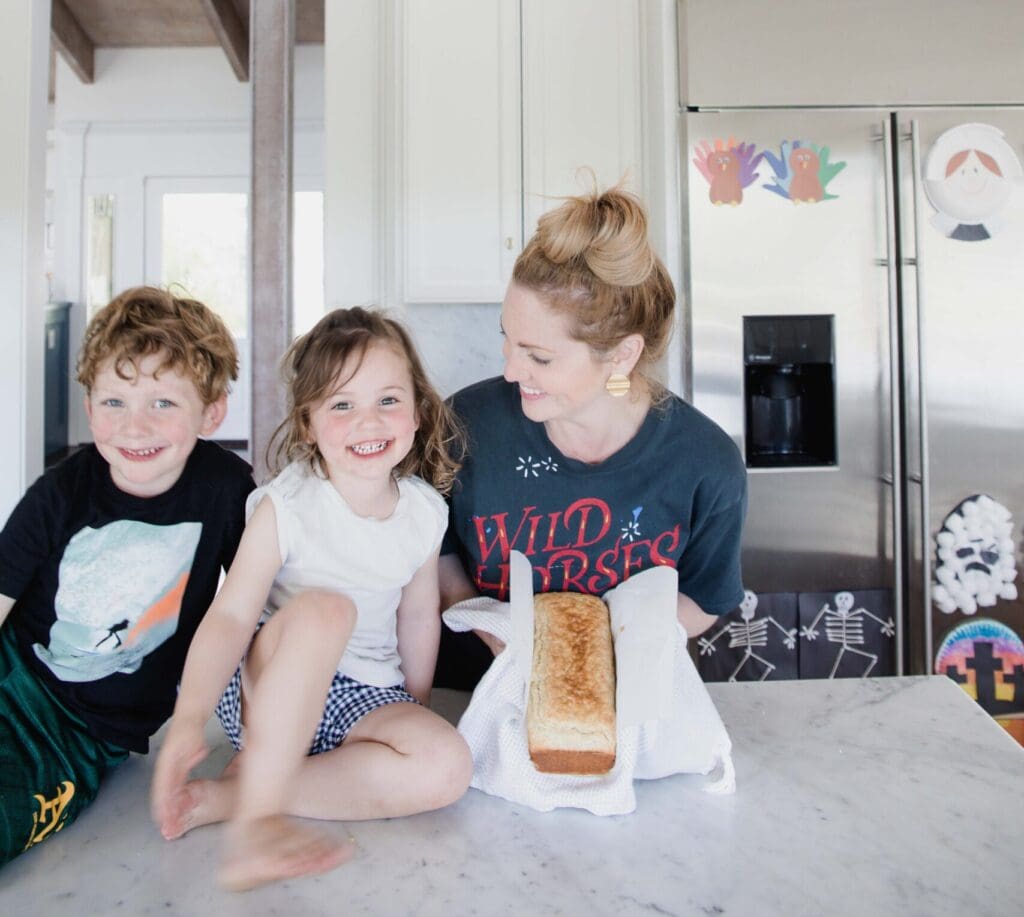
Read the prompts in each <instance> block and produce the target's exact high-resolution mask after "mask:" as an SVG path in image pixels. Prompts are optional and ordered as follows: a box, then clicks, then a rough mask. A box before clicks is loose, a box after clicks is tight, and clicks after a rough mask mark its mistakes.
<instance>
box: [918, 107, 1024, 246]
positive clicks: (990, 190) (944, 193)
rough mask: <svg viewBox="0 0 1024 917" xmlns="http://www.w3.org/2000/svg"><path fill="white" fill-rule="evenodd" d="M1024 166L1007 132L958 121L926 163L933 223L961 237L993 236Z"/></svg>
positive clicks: (973, 239) (950, 235) (965, 239)
mask: <svg viewBox="0 0 1024 917" xmlns="http://www.w3.org/2000/svg"><path fill="white" fill-rule="evenodd" d="M1022 175H1024V170H1022V168H1021V163H1020V160H1019V159H1018V158H1017V154H1016V153H1015V152H1014V151H1013V147H1011V146H1010V144H1009V143H1007V142H1006V139H1005V138H1004V137H1003V132H1002V131H1001V130H999V128H997V127H993V126H992V125H991V124H960V125H958V126H957V127H953V128H950V129H949V130H948V131H946V132H945V133H944V134H942V135H941V136H940V137H939V138H938V140H936V141H935V143H934V145H933V146H932V148H931V150H929V152H928V158H927V160H926V161H925V165H924V190H925V194H926V195H927V196H928V200H929V201H930V202H931V205H932V206H933V207H934V208H935V210H936V211H937V213H936V214H935V215H934V216H933V217H932V218H931V224H932V225H933V226H934V227H935V228H936V229H937V230H939V232H941V233H942V234H943V235H944V236H946V237H947V238H950V239H957V240H959V241H961V242H981V241H984V240H985V239H990V238H991V237H992V236H993V235H994V234H995V233H997V232H998V231H999V229H1000V228H1001V226H1002V223H1003V218H1002V211H1003V210H1004V209H1005V207H1006V205H1007V203H1008V202H1009V200H1010V197H1011V196H1012V194H1013V183H1014V182H1019V181H1020V180H1021V177H1022Z"/></svg>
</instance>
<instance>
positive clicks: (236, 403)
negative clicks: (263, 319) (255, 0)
mask: <svg viewBox="0 0 1024 917" xmlns="http://www.w3.org/2000/svg"><path fill="white" fill-rule="evenodd" d="M55 95H56V99H55V114H54V133H55V156H54V162H55V169H56V172H57V175H56V179H55V187H56V190H55V198H56V199H55V220H56V226H57V231H56V248H57V253H56V270H55V277H54V284H53V295H54V298H56V299H60V300H67V301H69V302H72V303H74V306H73V307H72V312H71V348H70V349H71V362H72V373H71V377H72V378H74V373H73V367H74V360H75V352H76V351H77V348H78V345H79V343H80V341H81V337H82V334H83V332H84V328H85V321H86V317H85V305H84V300H85V295H84V282H85V278H84V264H83V259H84V251H85V240H84V237H83V206H84V200H85V196H86V195H88V194H100V193H112V194H114V195H115V196H116V199H117V201H116V211H115V222H114V282H113V286H114V292H115V293H116V292H117V291H119V290H121V289H124V288H125V287H129V286H133V285H136V284H140V283H146V282H156V281H157V280H158V279H159V278H156V277H152V276H147V273H146V242H147V237H148V236H151V235H152V234H153V230H154V225H153V221H152V219H148V220H147V209H146V189H147V185H150V186H152V185H153V184H154V183H156V182H157V181H161V182H163V181H165V180H167V179H180V180H185V181H205V180H207V179H217V180H218V182H223V183H225V190H227V189H228V188H227V186H228V185H231V188H230V190H247V189H248V184H249V172H250V155H251V154H250V138H249V122H250V118H249V113H250V108H251V97H250V96H251V89H250V84H249V83H240V82H238V80H237V79H236V78H235V76H234V73H233V72H232V70H231V68H230V66H229V65H228V62H227V59H226V57H225V56H224V53H223V52H222V51H221V50H220V49H219V48H122V49H100V50H98V51H97V52H96V79H95V81H94V82H93V83H92V84H90V85H86V84H83V83H81V82H79V80H78V79H77V77H76V76H75V75H74V73H72V71H71V70H70V69H69V68H68V67H67V66H66V65H65V64H64V63H63V61H61V60H60V59H59V58H58V61H57V81H56V93H55ZM323 105H324V93H323V47H322V46H319V45H300V46H299V47H297V48H296V50H295V109H294V111H295V146H294V157H295V159H294V174H295V186H296V189H304V188H319V187H321V186H322V182H323ZM149 216H150V217H152V214H149ZM240 349H241V350H242V351H243V355H242V357H243V367H242V373H241V375H240V378H239V381H238V383H236V384H235V386H234V391H233V394H232V397H231V406H230V407H229V412H228V420H227V421H226V422H225V424H224V426H223V427H222V428H221V430H220V432H219V433H218V435H219V436H222V437H224V438H226V439H245V438H247V433H246V431H247V429H248V423H247V420H246V413H247V410H248V399H249V392H248V372H247V349H248V348H247V343H246V342H240ZM81 401H82V393H81V391H80V390H79V389H78V387H77V385H76V384H75V383H72V396H71V399H70V405H71V417H70V423H69V428H70V429H69V438H70V440H71V442H72V443H77V442H86V441H88V439H89V431H88V424H87V423H86V420H85V415H84V411H83V410H82V407H81Z"/></svg>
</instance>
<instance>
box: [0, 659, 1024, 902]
mask: <svg viewBox="0 0 1024 917" xmlns="http://www.w3.org/2000/svg"><path fill="white" fill-rule="evenodd" d="M709 690H710V693H711V696H712V698H713V700H714V701H715V704H716V705H717V707H718V710H719V712H720V713H721V716H722V719H723V720H724V722H725V724H726V726H727V728H728V729H729V732H730V735H731V737H732V741H733V746H734V749H733V756H734V761H735V765H736V775H737V783H738V788H737V791H736V793H735V795H732V796H716V795H713V794H710V793H704V792H702V787H703V786H704V785H705V783H706V779H705V778H703V777H699V776H677V777H670V778H666V779H663V780H659V781H653V782H646V783H641V784H639V785H638V787H637V810H636V811H635V812H634V813H633V814H631V815H626V816H617V817H613V818H599V817H596V816H593V815H589V814H587V813H585V812H581V811H576V810H560V811H556V812H552V813H546V814H542V813H539V812H534V811H533V810H531V809H527V808H523V807H521V806H516V805H513V804H511V803H507V802H505V801H503V800H501V799H496V798H493V797H490V796H486V795H484V794H483V793H481V792H479V791H477V790H470V791H469V792H468V793H467V794H466V796H465V797H463V799H462V800H460V801H459V802H458V803H457V804H455V805H454V806H451V807H449V808H448V809H445V810H442V811H440V812H434V813H429V814H425V815H419V816H414V817H411V818H405V819H396V820H391V821H387V820H383V821H375V822H364V823H359V822H354V823H349V824H347V825H336V826H334V827H333V828H332V830H337V831H339V832H346V831H348V832H350V833H351V834H352V835H353V836H354V837H355V838H356V840H357V842H358V845H359V851H358V853H357V855H356V858H355V859H354V860H353V861H352V862H351V863H349V864H348V865H346V866H343V867H341V868H340V869H338V870H336V871H334V872H333V873H330V874H328V875H325V876H318V877H313V878H307V879H303V880H298V881H294V882H287V883H282V884H279V885H276V886H271V887H269V888H264V889H259V890H257V891H254V892H249V893H246V894H244V895H231V894H228V893H226V892H222V891H220V890H219V889H218V888H217V887H216V885H215V883H214V878H213V872H214V865H215V863H216V859H217V850H218V841H219V837H220V829H219V828H217V827H212V828H205V829H201V830H199V831H196V832H193V833H192V834H190V835H188V836H187V837H186V838H184V839H182V840H180V841H176V842H174V843H167V842H165V841H163V840H162V839H161V838H160V837H159V835H158V834H157V832H156V830H155V829H154V828H153V827H152V825H151V823H150V821H149V818H148V812H147V791H148V784H149V777H150V774H151V768H152V763H153V759H152V757H148V758H146V757H139V756H133V757H132V759H131V760H129V761H128V762H127V763H126V764H125V765H123V766H122V767H121V768H120V769H119V771H117V772H116V773H115V774H114V775H113V776H112V777H111V778H110V780H109V781H108V783H107V785H106V786H105V789H104V791H103V792H101V795H100V797H99V799H98V801H97V802H96V803H95V804H94V805H93V806H92V807H91V808H90V809H89V810H88V811H87V812H86V813H85V814H84V815H83V816H82V817H81V818H80V819H79V821H78V822H76V823H75V824H73V825H71V826H70V827H69V828H67V829H66V830H65V831H64V832H63V833H62V835H61V836H60V837H57V838H55V839H53V840H52V841H48V842H46V843H45V844H42V845H40V846H39V847H38V848H36V849H35V850H32V851H30V852H29V853H28V854H26V855H24V856H22V857H19V858H18V859H17V860H15V861H14V862H13V863H11V864H9V865H8V866H6V867H4V868H3V869H2V870H0V913H3V914H27V913H31V914H37V915H39V914H42V915H48V914H62V915H68V914H71V915H82V914H115V913H122V914H130V915H137V914H157V913H159V914H167V915H172V914H208V913H217V914H219V915H233V914H245V915H260V914H289V915H291V914H314V915H315V914H340V913H344V914H347V915H351V914H381V915H392V914H395V915H399V914H401V915H406V914H417V915H434V914H437V915H445V917H452V915H461V914H531V915H532V914H567V915H575V914H587V915H590V914H615V915H622V914H639V913H652V914H679V915H688V914H697V915H703V914H712V915H714V914H733V915H747V914H757V915H775V914H778V915H787V917H790V915H801V914H808V915H822V914H828V915H845V914H851V915H852V914H858V915H860V914H870V915H881V914H899V915H918V914H920V915H929V917H933V915H939V914H971V915H982V914H1000V915H1004V914H1010V913H1019V912H1020V909H1021V907H1022V901H1024V891H1022V889H1024V884H1022V881H1021V867H1020V858H1021V852H1022V851H1024V749H1021V748H1020V747H1019V746H1018V745H1016V744H1015V743H1014V742H1013V741H1012V739H1010V737H1009V736H1008V735H1007V734H1006V733H1004V732H1003V730H1001V729H1000V728H999V726H997V725H996V724H995V723H994V722H993V721H992V720H990V719H989V718H988V717H987V716H986V715H985V713H984V712H983V711H982V710H981V709H980V708H979V707H978V706H977V705H976V704H974V703H973V702H972V701H971V700H970V699H969V698H968V697H967V696H966V695H965V694H964V693H963V692H962V691H961V690H960V689H959V688H958V687H957V686H956V685H954V684H953V683H952V682H951V681H949V680H948V679H946V678H944V677H931V678H924V677H917V678H879V679H869V680H866V681H861V680H843V681H833V682H828V681H802V682H775V683H747V684H715V685H710V686H709ZM437 693H438V695H439V697H438V698H437V699H436V702H435V706H436V707H438V708H439V709H441V710H442V712H444V713H445V714H446V715H448V716H449V717H450V718H453V719H454V718H457V716H458V713H459V711H461V709H462V708H463V706H464V705H465V703H466V696H465V695H460V694H455V693H453V692H437ZM214 729H215V727H213V726H211V733H210V734H211V736H213V737H216V735H217V733H216V732H215V731H213V730H214ZM226 756H227V749H226V747H225V746H224V745H223V743H221V744H219V746H218V748H217V749H216V750H215V752H214V753H213V755H212V756H211V759H210V760H209V761H208V762H206V763H204V765H203V766H204V767H205V768H208V769H212V770H214V771H215V770H216V769H217V767H218V766H219V765H221V764H223V762H224V760H226Z"/></svg>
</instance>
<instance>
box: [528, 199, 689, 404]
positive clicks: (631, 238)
mask: <svg viewBox="0 0 1024 917" xmlns="http://www.w3.org/2000/svg"><path fill="white" fill-rule="evenodd" d="M512 281H513V282H514V283H516V284H518V285H519V286H521V287H525V288H526V289H529V290H532V291H533V292H534V293H536V294H538V295H539V296H541V297H542V298H543V299H544V300H545V302H547V303H548V304H549V305H550V306H551V307H552V308H553V309H555V310H556V311H558V312H561V313H564V314H566V315H568V316H569V319H570V325H569V333H570V334H571V335H572V336H573V337H574V338H575V339H576V340H579V341H583V342H584V343H586V344H588V345H590V347H591V348H592V349H593V350H594V352H595V353H596V354H598V355H603V354H606V353H608V352H609V351H610V350H612V349H614V348H615V347H616V346H617V345H618V344H619V343H621V342H622V341H623V340H624V339H625V338H626V337H628V336H629V335H631V334H639V335H640V336H641V337H642V338H643V340H644V349H643V353H642V354H641V355H640V360H639V362H638V363H637V365H636V369H635V370H634V371H635V372H636V373H638V374H639V375H640V377H641V378H642V379H643V380H644V381H645V382H646V383H647V385H648V386H649V388H650V390H651V394H652V396H653V397H654V398H655V400H659V399H660V398H662V397H664V394H665V392H664V389H663V387H662V386H661V384H660V383H658V382H657V381H656V380H655V379H653V378H652V376H651V371H652V368H653V365H654V364H655V363H656V362H657V361H658V360H659V359H660V358H661V356H662V355H663V354H664V352H665V348H666V346H667V345H668V340H669V337H670V336H671V334H672V313H673V310H674V309H675V302H676V294H675V288H674V287H673V285H672V279H671V278H670V277H669V275H668V271H667V270H665V266H664V265H663V264H662V263H661V260H660V259H659V258H658V256H657V255H656V254H655V253H654V249H653V248H652V247H651V243H650V240H649V239H648V235H647V212H646V211H645V209H644V206H643V204H642V203H641V202H640V199H639V198H637V197H636V196H635V195H633V194H631V193H629V192H628V191H625V190H623V189H622V187H621V186H618V185H617V186H616V187H614V188H610V189H609V190H607V191H605V192H603V193H600V192H599V191H598V190H597V189H596V187H595V189H594V190H593V191H592V192H591V193H590V194H587V195H581V196H579V197H569V198H566V199H565V203H563V204H562V205H561V206H560V207H558V208H557V209H555V210H551V211H549V212H548V213H545V214H544V215H543V216H542V217H541V218H540V220H539V221H538V224H537V232H536V233H534V235H533V238H532V239H530V241H529V243H528V244H527V246H526V248H525V249H523V252H522V254H521V255H520V256H519V257H518V259H516V264H515V268H514V269H513V271H512Z"/></svg>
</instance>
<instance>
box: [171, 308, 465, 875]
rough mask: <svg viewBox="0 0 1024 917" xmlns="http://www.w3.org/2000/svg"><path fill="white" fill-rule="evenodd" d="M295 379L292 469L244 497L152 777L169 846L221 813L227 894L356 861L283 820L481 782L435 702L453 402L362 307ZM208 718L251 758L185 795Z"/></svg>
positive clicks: (400, 806) (309, 351)
mask: <svg viewBox="0 0 1024 917" xmlns="http://www.w3.org/2000/svg"><path fill="white" fill-rule="evenodd" d="M284 366H285V369H286V372H287V374H288V376H289V414H288V417H287V418H286V419H285V421H284V423H282V424H281V426H280V427H279V428H278V430H277V431H276V432H275V435H274V440H273V442H272V445H273V444H274V443H276V444H277V448H276V452H275V454H274V458H275V461H274V463H273V464H274V465H275V466H276V467H280V465H281V463H282V460H286V461H288V462H289V463H290V464H288V465H287V467H285V468H284V470H283V471H281V472H280V473H279V474H278V475H277V477H275V478H274V479H273V480H272V481H271V482H270V483H269V484H268V485H266V486H265V487H261V488H259V489H258V490H256V491H254V492H253V494H252V495H251V496H250V498H249V503H248V505H247V512H248V516H249V519H248V523H247V526H246V529H245V534H244V535H243V537H242V542H241V545H240V546H239V549H238V554H237V556H236V557H235V560H234V563H233V564H232V566H231V571H230V573H229V574H228V576H227V578H226V580H225V582H224V585H223V588H222V589H221V591H220V592H219V593H218V595H217V597H216V599H215V600H214V602H213V604H212V605H211V607H210V610H209V612H207V614H206V617H205V618H204V620H203V623H202V625H201V626H200V628H199V630H198V632H197V633H196V637H195V640H194V641H193V643H192V647H191V649H190V650H189V654H188V658H187V660H186V663H185V671H184V675H183V677H182V683H181V691H180V693H179V696H178V701H177V704H176V706H175V710H174V717H173V719H172V721H171V725H170V727H169V730H168V732H167V735H166V738H165V741H164V744H163V747H162V749H161V751H160V755H159V757H158V759H157V763H156V770H155V774H154V778H153V790H152V806H153V816H154V819H155V820H156V822H157V824H158V826H159V828H160V830H161V832H162V833H163V835H164V837H166V838H175V837H180V836H181V835H182V834H184V833H185V832H186V831H188V830H189V829H191V828H195V827H198V826H199V825H204V824H209V823H211V822H216V821H223V820H225V819H230V825H229V827H228V831H227V835H226V847H225V853H224V857H223V861H222V864H221V869H220V878H221V881H222V882H223V883H224V884H225V885H226V886H228V887H230V888H235V889H242V888H250V887H253V886H255V885H259V884H262V883H265V882H271V881H274V880H275V879H281V878H285V877H290V876H297V875H302V874H305V873H312V872H322V871H325V870H327V869H331V868H333V867H335V866H337V865H339V864H340V863H342V862H344V861H345V860H347V859H348V858H349V857H350V856H351V854H352V845H351V843H348V842H338V841H336V840H334V839H331V838H330V837H328V836H327V835H325V834H323V833H321V832H319V831H313V830H311V829H310V828H309V827H307V826H304V825H302V824H301V823H299V822H297V821H296V820H294V819H292V818H290V817H289V816H295V815H298V816H305V817H307V818H324V819H343V820H351V819H366V818H383V817H393V816H397V815H409V814H412V813H414V812H422V811H426V810H428V809H435V808H440V807H441V806H445V805H448V804H449V803H451V802H454V801H455V800H456V799H458V798H459V797H460V796H461V795H462V794H463V793H464V792H465V790H466V787H467V786H468V785H469V779H470V776H471V773H472V759H471V757H470V754H469V749H468V748H467V746H466V744H465V742H464V741H463V740H462V737H461V736H460V735H459V734H458V732H456V731H455V729H454V728H453V727H452V726H450V725H449V724H448V723H447V722H445V721H444V720H442V719H441V718H440V717H439V716H437V715H436V714H433V713H431V712H430V711H429V710H428V709H427V704H428V702H429V697H430V685H431V679H432V676H433V671H434V663H435V660H436V656H437V645H438V638H439V633H440V615H439V595H438V575H437V558H438V550H439V547H440V543H441V536H442V535H443V533H444V530H445V526H446V523H447V510H446V508H445V504H444V501H443V499H442V498H441V497H440V496H439V495H438V493H437V491H436V490H435V489H434V488H435V487H436V488H438V489H439V490H442V491H444V490H447V489H448V487H449V486H450V484H451V481H452V479H453V477H454V474H455V471H456V470H457V465H456V464H455V462H453V461H452V459H451V458H450V457H449V454H448V451H447V448H446V447H447V444H448V442H449V441H450V440H451V438H452V436H453V431H454V427H453V426H452V421H451V420H450V417H449V415H448V412H447V408H446V407H445V405H444V404H443V402H442V401H441V399H440V398H439V396H438V395H437V393H436V392H435V391H434V389H433V388H432V387H431V386H430V383H429V382H428V380H427V378H426V374H425V373H424V371H423V367H422V365H421V363H420V360H419V358H418V356H417V355H416V352H415V349H414V348H413V345H412V342H411V341H410V340H409V337H408V335H407V334H406V332H405V331H404V330H403V329H402V328H401V327H400V326H399V325H398V324H396V323H395V322H393V321H391V320H390V319H387V318H383V317H382V316H380V315H378V314H376V313H373V312H368V311H366V310H364V309H347V310H345V309H339V310H336V311H334V312H332V313H330V314H329V315H327V316H325V317H324V318H323V319H321V321H320V322H319V323H318V324H317V325H316V327H314V328H313V330H312V331H310V332H309V333H308V334H306V335H304V336H303V337H301V338H299V339H298V340H297V341H296V342H295V343H294V344H293V345H292V347H291V348H290V350H289V351H288V353H287V354H286V355H285V358H284ZM427 482H429V483H427ZM431 485H433V486H431ZM261 614H262V621H263V624H262V626H260V627H258V628H257V622H258V621H259V620H260V619H261ZM254 630H255V631H256V635H255V637H254V636H253V631H254ZM243 653H244V654H245V658H244V659H242V656H243ZM240 659H241V660H242V661H241V665H239V660H240ZM232 673H234V674H233V675H232ZM229 681H230V683H229ZM403 682H404V685H403ZM225 685H227V686H228V687H227V690H226V691H225V690H224V686H225ZM218 698H220V701H219V703H218ZM215 705H216V712H217V715H218V717H219V718H220V720H221V723H222V724H223V726H224V729H225V731H226V732H227V734H228V737H229V738H230V739H231V742H232V744H233V745H234V746H235V747H236V748H241V747H242V746H243V744H244V747H245V751H244V753H242V754H241V755H239V756H237V757H236V758H235V761H234V762H233V763H232V764H231V765H230V766H229V767H228V769H227V770H226V771H225V773H224V774H223V775H222V776H221V778H220V779H219V780H195V781H192V782H186V781H187V778H188V773H189V770H190V769H191V768H192V767H194V766H195V765H196V764H197V763H198V762H199V761H200V760H202V758H203V757H204V756H205V755H206V753H207V749H206V745H205V742H204V740H203V726H204V724H205V723H206V722H207V720H208V719H209V717H210V713H211V711H213V710H214V706H215ZM243 735H244V742H243Z"/></svg>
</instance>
